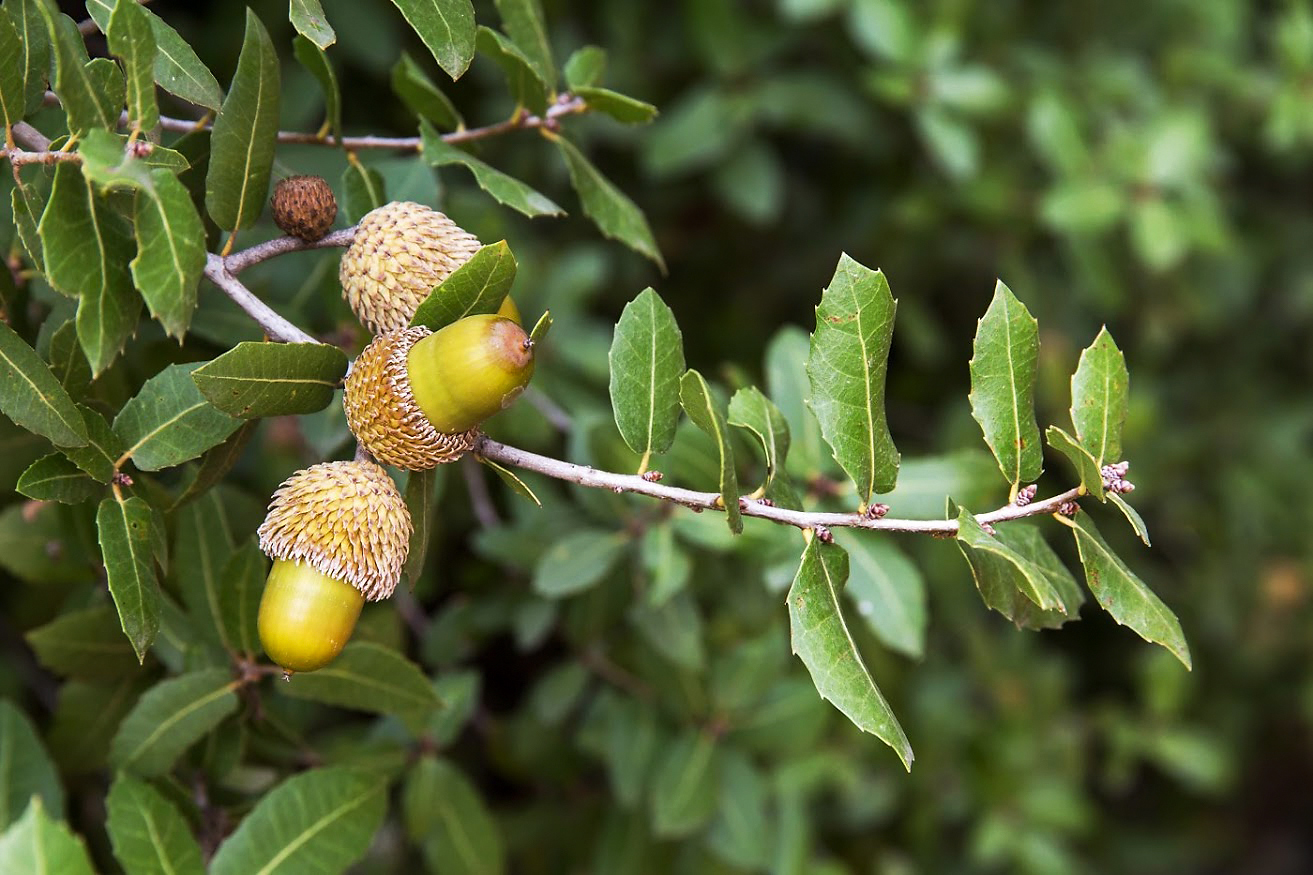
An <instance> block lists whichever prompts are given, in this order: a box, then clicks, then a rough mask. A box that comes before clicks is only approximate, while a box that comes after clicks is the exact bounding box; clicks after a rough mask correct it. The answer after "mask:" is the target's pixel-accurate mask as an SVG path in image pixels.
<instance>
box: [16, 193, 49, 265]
mask: <svg viewBox="0 0 1313 875" xmlns="http://www.w3.org/2000/svg"><path fill="white" fill-rule="evenodd" d="M52 177H53V174H51V173H48V172H46V168H41V169H40V170H39V171H35V172H34V173H32V174H30V176H29V177H28V178H27V179H26V180H25V179H23V173H22V171H21V170H20V171H19V176H18V178H17V179H16V180H15V185H14V189H13V191H11V192H9V204H10V207H11V208H12V210H13V214H14V229H15V230H16V231H17V232H18V239H19V241H21V242H22V244H23V249H24V250H26V252H27V257H28V260H29V261H31V262H32V265H33V267H35V268H36V269H37V270H39V271H41V272H42V273H45V271H46V261H45V251H44V250H43V249H42V247H41V236H40V235H39V234H38V233H37V222H38V221H40V219H41V215H42V214H43V213H44V212H45V209H46V203H47V202H48V201H49V199H50V188H51V179H52Z"/></svg>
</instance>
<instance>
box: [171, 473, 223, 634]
mask: <svg viewBox="0 0 1313 875" xmlns="http://www.w3.org/2000/svg"><path fill="white" fill-rule="evenodd" d="M174 530H175V540H174V546H173V552H174V562H175V564H176V568H175V572H174V574H173V578H174V581H175V583H176V585H177V588H176V591H177V592H179V593H181V595H182V602H183V604H184V605H185V606H186V608H187V613H188V615H189V616H190V617H191V619H192V623H193V624H194V626H195V628H196V630H197V631H198V632H199V633H200V634H201V635H202V636H203V637H204V638H205V640H207V641H210V642H213V643H215V644H218V645H220V646H221V647H223V648H224V649H226V650H228V651H230V652H233V651H235V650H236V649H237V645H238V642H237V640H236V639H233V638H231V637H229V631H230V628H231V627H230V624H229V623H227V622H225V612H224V610H223V605H224V602H225V600H226V598H228V596H226V595H225V593H224V591H223V590H224V586H225V580H224V576H223V572H224V566H225V564H226V563H228V562H229V561H230V557H231V556H232V555H233V536H232V530H231V526H230V525H229V522H228V516H227V513H226V511H225V510H224V507H223V501H222V499H221V498H220V496H219V493H218V492H215V491H210V492H207V493H205V494H204V495H202V496H200V499H199V500H198V501H195V502H192V503H191V504H188V505H187V506H185V507H183V508H182V509H181V510H179V511H178V512H177V514H175V517H174Z"/></svg>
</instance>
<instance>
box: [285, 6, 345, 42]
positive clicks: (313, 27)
mask: <svg viewBox="0 0 1313 875" xmlns="http://www.w3.org/2000/svg"><path fill="white" fill-rule="evenodd" d="M288 17H289V18H290V20H291V22H292V27H294V28H296V32H297V33H299V34H300V35H301V36H303V37H304V38H305V39H307V40H309V41H310V42H311V43H312V44H313V45H315V46H316V47H318V48H320V49H326V48H328V47H329V46H331V45H332V44H333V43H335V42H337V33H336V32H334V30H333V26H332V25H330V24H329V23H328V19H327V18H326V17H325V16H324V7H323V6H321V5H320V3H319V0H291V6H290V8H289V10H288Z"/></svg>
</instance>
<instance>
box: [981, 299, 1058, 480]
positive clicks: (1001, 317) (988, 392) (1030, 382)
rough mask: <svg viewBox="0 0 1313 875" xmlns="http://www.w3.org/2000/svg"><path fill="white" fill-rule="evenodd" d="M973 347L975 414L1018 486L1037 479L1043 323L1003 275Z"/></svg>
mask: <svg viewBox="0 0 1313 875" xmlns="http://www.w3.org/2000/svg"><path fill="white" fill-rule="evenodd" d="M974 351H975V355H974V356H973V357H972V359H971V364H970V369H971V395H970V401H971V415H972V416H973V417H975V420H976V422H978V423H980V428H981V430H982V431H983V432H984V433H985V443H987V444H988V445H989V448H990V450H991V451H993V453H994V458H995V459H998V466H999V468H1001V469H1002V471H1003V476H1004V477H1006V478H1007V481H1008V482H1009V483H1011V484H1012V486H1013V488H1016V487H1017V486H1019V485H1020V484H1023V483H1031V482H1033V481H1035V480H1038V479H1039V475H1040V472H1041V471H1043V470H1044V459H1043V447H1042V446H1041V445H1040V440H1039V426H1038V425H1036V423H1035V376H1036V373H1037V371H1038V367H1037V365H1038V361H1039V325H1038V323H1037V322H1036V321H1035V318H1034V317H1033V316H1031V315H1030V311H1029V310H1027V309H1026V305H1025V304H1023V303H1021V301H1019V300H1017V297H1016V295H1014V294H1012V291H1011V289H1009V288H1008V287H1007V286H1005V285H1004V284H1003V282H1002V281H1001V280H1000V281H999V282H998V284H997V285H996V286H995V287H994V298H993V300H992V301H990V304H989V309H987V310H986V311H985V315H984V317H983V318H981V320H980V322H979V323H978V324H977V326H976V339H975V346H974Z"/></svg>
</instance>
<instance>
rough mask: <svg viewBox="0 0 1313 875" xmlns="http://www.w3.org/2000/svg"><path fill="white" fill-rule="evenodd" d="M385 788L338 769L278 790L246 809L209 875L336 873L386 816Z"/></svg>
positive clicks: (318, 771) (367, 841) (356, 855)
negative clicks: (247, 811)
mask: <svg viewBox="0 0 1313 875" xmlns="http://www.w3.org/2000/svg"><path fill="white" fill-rule="evenodd" d="M386 791H387V785H386V784H385V783H384V782H383V781H381V780H379V779H378V778H375V777H372V776H369V775H364V774H361V773H360V772H355V771H351V770H348V769H344V768H321V769H314V770H312V771H309V772H303V773H302V774H299V775H295V776H293V777H291V778H288V779H287V780H286V781H284V782H283V783H281V784H279V785H278V786H277V787H275V788H274V789H273V790H272V791H270V792H269V793H267V794H265V796H264V798H263V799H261V800H260V802H259V803H258V804H257V805H256V806H255V808H253V809H251V812H250V813H249V814H247V815H246V817H245V819H243V820H242V823H241V825H240V826H238V827H237V831H236V832H234V833H233V834H232V835H230V836H228V838H227V839H225V840H224V842H223V844H221V845H220V846H219V851H218V853H216V854H215V855H214V859H213V860H212V861H211V862H210V870H209V871H210V875H251V873H254V872H262V873H268V875H274V873H276V872H281V873H284V875H292V873H306V875H309V873H316V875H319V873H323V875H328V873H336V872H342V871H343V870H345V869H346V868H348V867H349V866H350V865H351V864H352V863H354V862H355V861H356V860H359V859H360V858H361V857H363V856H364V855H365V851H367V850H368V849H369V845H370V842H371V841H372V840H373V838H374V833H375V832H377V831H378V828H379V826H380V825H381V824H382V822H383V815H384V814H385V813H386V811H387V792H386Z"/></svg>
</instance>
